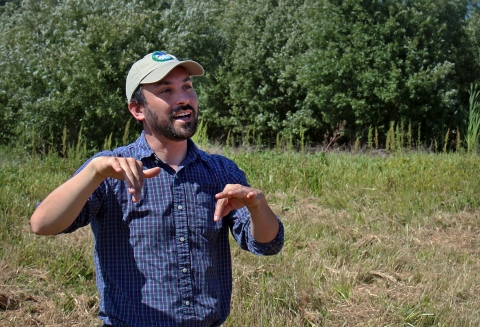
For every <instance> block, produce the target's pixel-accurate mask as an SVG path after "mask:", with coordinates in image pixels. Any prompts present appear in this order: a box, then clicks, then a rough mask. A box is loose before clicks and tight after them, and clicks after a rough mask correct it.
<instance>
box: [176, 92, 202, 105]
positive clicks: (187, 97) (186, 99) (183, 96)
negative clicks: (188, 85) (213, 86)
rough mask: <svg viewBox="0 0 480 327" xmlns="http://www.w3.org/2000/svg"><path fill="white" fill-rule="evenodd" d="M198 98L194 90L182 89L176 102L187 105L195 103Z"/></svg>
mask: <svg viewBox="0 0 480 327" xmlns="http://www.w3.org/2000/svg"><path fill="white" fill-rule="evenodd" d="M196 99H197V94H196V93H195V92H194V91H193V90H190V91H182V92H179V93H178V98H177V99H176V101H175V102H176V104H177V105H181V106H185V105H187V104H193V103H194V102H195V101H196Z"/></svg>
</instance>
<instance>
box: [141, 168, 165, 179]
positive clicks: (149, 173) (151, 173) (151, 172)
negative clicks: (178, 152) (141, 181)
mask: <svg viewBox="0 0 480 327" xmlns="http://www.w3.org/2000/svg"><path fill="white" fill-rule="evenodd" d="M161 171H162V169H160V167H154V168H150V169H146V170H144V171H143V178H153V177H155V176H157V175H158V174H160V172H161Z"/></svg>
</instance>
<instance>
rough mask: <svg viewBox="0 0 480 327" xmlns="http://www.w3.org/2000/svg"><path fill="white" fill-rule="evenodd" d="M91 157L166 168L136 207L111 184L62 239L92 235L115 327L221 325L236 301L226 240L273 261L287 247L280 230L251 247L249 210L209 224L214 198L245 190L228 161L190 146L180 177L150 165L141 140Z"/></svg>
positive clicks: (105, 312) (107, 315)
mask: <svg viewBox="0 0 480 327" xmlns="http://www.w3.org/2000/svg"><path fill="white" fill-rule="evenodd" d="M97 156H119V157H133V158H136V159H137V160H141V161H142V162H143V166H144V168H152V167H157V166H159V167H160V168H162V171H161V173H160V175H158V176H156V177H155V178H152V179H146V180H145V183H144V186H143V189H142V195H141V200H140V201H139V202H137V203H134V202H132V200H131V196H130V195H129V193H128V192H127V188H126V184H125V182H124V181H120V180H116V179H112V178H107V179H106V180H105V181H104V182H102V184H100V186H99V187H98V188H97V189H96V191H95V192H94V193H93V194H92V195H91V197H90V198H89V200H88V202H87V203H86V205H85V207H84V208H83V210H82V211H81V213H80V215H79V216H78V217H77V219H76V220H75V221H74V223H73V224H72V225H71V226H70V227H68V228H67V229H66V230H65V231H64V232H65V233H68V232H72V231H74V230H76V229H77V228H79V227H82V226H85V225H87V224H88V223H90V225H91V228H92V231H93V234H94V238H95V247H94V261H95V269H96V278H97V286H98V290H99V293H100V297H101V303H100V310H99V316H100V318H101V319H102V320H103V321H104V323H106V324H111V325H114V326H117V327H122V326H142V327H146V326H148V327H152V326H184V327H187V326H195V327H199V326H219V325H221V324H222V323H223V322H224V321H225V320H226V318H227V316H228V314H229V312H230V298H231V292H232V269H231V257H230V248H229V239H228V234H229V230H231V232H232V235H233V237H234V238H235V240H236V241H237V243H238V244H239V245H240V247H241V248H242V249H245V250H248V251H250V252H252V253H255V254H258V255H272V254H276V253H278V252H279V251H280V249H281V248H282V246H283V241H284V239H283V226H282V224H281V223H280V231H279V233H278V235H277V237H276V238H275V239H274V240H273V241H271V242H270V243H266V244H265V243H258V242H256V241H255V239H254V238H253V237H252V235H251V233H250V216H249V213H248V210H247V209H246V208H242V209H239V210H236V211H232V212H231V213H230V214H229V215H228V216H226V217H224V218H223V219H221V220H220V221H219V222H214V221H213V216H214V210H215V204H216V199H215V197H214V196H215V194H216V193H218V192H220V191H222V190H223V188H224V187H225V185H226V184H237V183H238V184H242V185H248V184H247V180H246V177H245V174H244V173H243V172H242V171H241V170H240V169H239V168H238V167H237V166H236V164H235V163H234V162H233V161H231V160H229V159H227V158H225V157H223V156H220V155H210V154H207V153H205V152H203V151H201V150H199V149H198V148H197V147H196V146H195V144H194V143H193V142H192V141H191V140H188V151H187V156H186V158H185V160H184V161H183V163H182V164H181V165H180V167H179V168H178V170H177V171H175V170H173V169H172V168H171V167H170V166H168V165H166V164H164V163H163V162H161V161H159V160H158V159H157V158H156V156H155V154H154V152H153V151H152V149H151V148H150V146H149V145H148V144H147V142H146V140H145V136H144V134H143V133H142V135H141V136H140V138H139V139H138V140H137V141H136V142H135V143H133V144H130V145H128V146H125V147H121V148H118V149H115V150H113V151H104V152H101V153H98V154H97V155H95V157H97ZM88 162H89V161H87V162H86V163H85V164H84V165H83V166H82V167H81V168H80V169H79V171H80V170H81V169H83V168H84V167H85V165H86V164H87V163H88ZM77 173H78V172H77Z"/></svg>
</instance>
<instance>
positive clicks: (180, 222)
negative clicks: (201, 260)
mask: <svg viewBox="0 0 480 327" xmlns="http://www.w3.org/2000/svg"><path fill="white" fill-rule="evenodd" d="M172 191H173V201H174V202H173V208H174V210H173V212H174V219H175V235H176V239H177V242H178V243H177V244H178V246H177V260H178V265H179V267H180V272H181V274H180V276H179V286H180V287H179V289H180V297H181V299H182V303H183V304H184V305H183V308H182V312H183V315H184V316H185V317H187V316H189V317H191V316H193V315H194V308H193V305H192V304H193V284H192V279H191V277H190V274H188V271H190V268H191V267H190V264H191V257H190V250H189V248H190V246H189V239H188V217H187V210H186V198H185V184H184V183H182V178H181V170H180V171H177V174H176V175H175V178H174V179H173V188H172Z"/></svg>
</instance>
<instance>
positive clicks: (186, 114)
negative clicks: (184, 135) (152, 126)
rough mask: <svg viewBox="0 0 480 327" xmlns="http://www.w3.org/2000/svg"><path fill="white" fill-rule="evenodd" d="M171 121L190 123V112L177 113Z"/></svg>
mask: <svg viewBox="0 0 480 327" xmlns="http://www.w3.org/2000/svg"><path fill="white" fill-rule="evenodd" d="M173 119H174V120H178V121H185V122H186V121H190V119H192V112H191V111H190V110H188V111H180V112H177V113H176V114H175V115H173Z"/></svg>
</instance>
